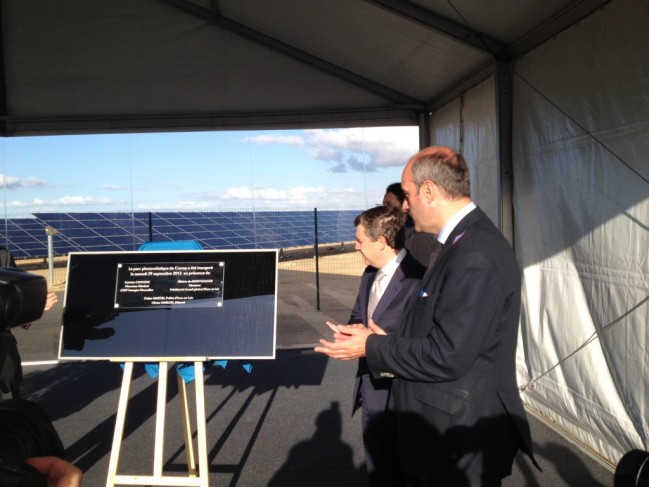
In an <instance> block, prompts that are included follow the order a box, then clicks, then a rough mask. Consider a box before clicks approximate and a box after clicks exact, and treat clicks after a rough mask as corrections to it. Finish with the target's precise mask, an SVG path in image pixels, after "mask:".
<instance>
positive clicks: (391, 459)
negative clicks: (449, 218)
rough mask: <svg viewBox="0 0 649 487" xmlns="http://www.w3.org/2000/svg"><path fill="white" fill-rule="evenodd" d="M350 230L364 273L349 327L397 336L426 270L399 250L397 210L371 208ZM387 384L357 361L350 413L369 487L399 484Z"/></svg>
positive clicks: (400, 236) (400, 216) (400, 231)
mask: <svg viewBox="0 0 649 487" xmlns="http://www.w3.org/2000/svg"><path fill="white" fill-rule="evenodd" d="M354 225H355V226H356V250H357V251H358V252H359V253H360V254H361V255H362V256H363V259H364V260H365V263H366V264H367V268H366V269H365V271H364V272H363V275H362V276H361V283H360V286H359V290H358V295H357V297H356V303H355V304H354V308H353V309H352V313H351V316H350V318H349V322H348V323H350V324H362V326H368V325H369V323H370V322H373V323H374V324H375V325H376V326H378V327H380V328H381V329H382V330H383V331H385V332H386V333H388V334H391V333H395V332H396V331H397V329H398V326H399V324H400V322H401V318H402V316H403V313H404V311H405V308H406V305H407V303H408V298H409V296H411V295H412V294H413V291H414V290H415V289H416V288H418V286H419V283H420V280H421V277H422V276H423V274H424V271H425V268H424V267H423V266H422V265H421V264H419V263H418V262H417V261H416V260H415V259H413V258H412V257H411V256H410V254H409V253H408V252H407V251H406V250H405V249H404V248H403V243H404V233H403V214H402V212H401V210H400V209H396V208H392V207H388V206H378V207H376V208H371V209H369V210H367V211H364V212H363V213H361V214H360V215H358V216H357V217H356V219H355V220H354ZM377 275H378V281H380V285H379V284H378V283H377ZM377 286H379V289H377ZM370 313H371V314H370ZM391 383H392V379H388V378H380V377H372V376H371V375H370V374H369V370H368V368H367V363H366V361H365V359H364V358H360V359H359V361H358V370H357V373H356V384H355V386H354V406H353V411H352V413H353V412H355V411H356V410H357V409H359V408H362V425H363V444H364V446H365V459H366V465H367V471H368V475H369V480H370V485H372V486H373V487H375V486H381V485H384V486H389V487H393V486H394V485H395V484H394V479H395V476H397V477H396V478H398V473H397V472H398V464H397V463H396V452H395V450H394V443H393V442H392V441H391V440H390V439H389V438H388V433H389V425H388V424H387V417H386V414H385V410H386V406H387V404H388V395H389V391H390V386H391Z"/></svg>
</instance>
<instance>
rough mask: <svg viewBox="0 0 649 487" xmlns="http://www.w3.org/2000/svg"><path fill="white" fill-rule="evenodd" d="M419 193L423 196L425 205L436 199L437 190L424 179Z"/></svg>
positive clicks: (429, 181) (428, 180) (432, 183)
mask: <svg viewBox="0 0 649 487" xmlns="http://www.w3.org/2000/svg"><path fill="white" fill-rule="evenodd" d="M419 192H420V193H421V194H422V195H423V196H424V199H425V201H426V203H430V202H431V201H433V200H434V199H436V198H437V194H438V192H439V188H438V187H437V185H436V184H435V183H434V182H432V181H431V180H430V179H426V180H425V181H424V182H423V183H421V186H420V187H419Z"/></svg>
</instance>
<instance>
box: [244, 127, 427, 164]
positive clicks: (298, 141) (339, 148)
mask: <svg viewBox="0 0 649 487" xmlns="http://www.w3.org/2000/svg"><path fill="white" fill-rule="evenodd" d="M247 140H248V141H250V142H253V143H257V144H285V145H291V146H296V147H306V148H308V149H309V155H310V157H311V158H312V159H315V160H320V161H325V162H327V163H329V164H330V165H331V166H330V171H332V172H347V171H350V170H351V171H375V170H377V169H379V168H382V167H403V166H405V164H406V162H407V161H408V159H409V158H410V157H411V156H412V155H413V154H415V153H416V152H417V150H418V147H419V145H418V144H419V130H418V128H417V127H371V128H351V129H334V130H328V129H327V130H325V129H314V130H304V131H302V132H301V135H291V136H286V135H281V134H276V135H260V136H257V137H250V138H248V139H247Z"/></svg>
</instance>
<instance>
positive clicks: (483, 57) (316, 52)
mask: <svg viewBox="0 0 649 487" xmlns="http://www.w3.org/2000/svg"><path fill="white" fill-rule="evenodd" d="M0 14H1V16H2V18H1V28H2V37H1V39H2V55H3V58H2V65H1V67H2V73H0V74H1V75H2V76H0V81H2V84H1V85H0V111H1V112H2V113H1V114H2V123H0V133H1V134H2V135H4V136H18V135H37V134H40V135H45V134H65V133H110V132H147V131H179V130H227V129H238V130H241V129H251V128H263V129H272V128H299V127H349V126H379V125H383V126H384V125H418V126H419V127H420V129H421V130H420V134H421V140H422V144H429V143H437V144H445V145H450V146H452V147H454V148H457V149H459V150H460V151H461V152H462V153H464V155H465V156H466V158H467V160H468V161H469V162H470V164H471V172H472V192H473V197H474V199H475V200H476V201H477V203H478V204H479V205H480V206H481V207H483V208H484V209H485V210H486V211H487V213H488V214H489V215H490V216H491V217H492V219H493V220H494V221H495V222H497V223H498V225H500V227H501V229H502V230H503V232H504V234H505V235H506V236H507V237H508V238H509V239H510V240H511V241H512V243H513V244H514V247H515V250H516V253H517V256H518V258H519V262H520V264H521V267H522V272H523V311H522V315H521V335H520V346H519V355H518V376H519V383H520V385H521V388H522V397H523V399H524V401H525V403H526V404H527V406H528V408H529V410H530V411H532V412H533V413H534V414H537V415H539V416H540V417H542V418H544V419H545V420H546V421H548V422H549V423H551V424H553V425H554V426H555V427H556V428H557V429H558V430H560V431H562V432H563V433H564V434H566V435H568V436H570V437H571V438H572V439H573V440H574V441H576V442H578V443H579V444H580V445H582V446H583V447H584V448H585V449H587V450H588V451H590V452H591V453H592V454H593V455H594V456H596V457H597V458H599V459H601V460H602V461H603V462H604V463H607V464H609V465H611V466H613V465H615V464H616V463H617V461H618V460H619V458H620V457H621V456H622V454H623V453H624V452H626V451H628V450H630V449H632V448H641V449H645V450H646V449H649V438H648V437H649V429H648V426H647V424H648V423H649V421H648V416H649V401H647V398H648V397H649V395H648V391H647V380H648V378H649V354H647V350H646V348H647V331H646V330H647V324H648V321H649V302H648V301H649V279H648V277H647V276H649V258H648V257H647V254H648V252H647V248H649V218H648V216H649V164H648V163H647V162H646V154H648V153H649V51H648V50H647V48H646V46H648V45H649V2H646V0H610V1H604V0H544V1H542V2H540V1H537V0H413V1H406V0H367V1H363V0H326V1H324V0H323V1H316V0H313V1H304V0H301V1H297V0H273V1H251V0H212V1H211V2H210V1H208V0H204V1H199V0H195V1H188V0H113V1H111V2H99V1H96V0H95V1H93V0H67V1H66V2H46V1H44V0H8V1H3V2H2V4H1V5H0Z"/></svg>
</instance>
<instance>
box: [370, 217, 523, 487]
mask: <svg viewBox="0 0 649 487" xmlns="http://www.w3.org/2000/svg"><path fill="white" fill-rule="evenodd" d="M453 242H455V243H453ZM520 288H521V282H520V269H519V266H518V263H517V261H516V257H515V256H514V253H513V251H512V249H511V247H510V246H509V244H508V242H507V241H506V240H505V238H504V237H503V236H502V235H501V233H500V232H499V231H498V229H497V228H496V227H495V226H494V225H493V223H492V222H491V221H490V220H489V219H488V218H487V216H486V215H485V214H484V213H483V212H482V210H480V209H479V208H477V209H475V210H473V211H472V212H471V213H469V214H468V215H467V216H466V217H465V218H464V219H463V220H462V221H461V222H460V223H459V224H458V226H457V227H456V228H455V229H454V230H453V232H452V233H451V235H450V236H449V239H448V241H447V242H446V244H445V245H444V248H443V249H442V251H441V253H440V255H439V257H438V258H437V261H436V262H435V264H434V265H433V266H432V268H430V269H429V270H428V271H427V272H426V275H425V276H424V278H423V279H422V282H421V287H420V290H421V291H420V293H419V296H417V297H416V298H415V299H414V300H413V302H412V304H411V305H410V306H409V309H408V310H407V312H406V314H405V316H404V320H403V323H402V325H401V328H400V331H399V333H398V335H392V336H388V337H383V336H378V335H372V336H370V337H369V338H368V340H367V346H366V356H367V363H368V364H369V367H370V369H371V371H372V373H373V374H374V375H376V376H382V375H386V373H390V374H394V375H395V376H397V377H398V378H397V379H395V380H394V382H393V386H392V395H391V398H390V409H391V410H392V411H393V412H394V415H395V417H396V421H397V425H398V426H397V433H398V451H399V457H400V460H401V463H402V467H403V468H404V469H405V471H406V473H407V474H408V475H409V476H411V477H412V478H413V479H414V480H413V482H414V483H415V485H436V486H437V485H439V486H446V485H449V486H453V487H461V486H464V485H500V483H499V479H500V478H503V477H505V476H507V475H509V474H510V473H511V465H512V461H513V457H514V455H515V453H516V451H517V450H518V449H519V448H522V449H523V450H524V451H526V452H527V453H528V454H529V455H530V456H531V437H530V432H529V426H528V423H527V417H526V414H525V411H524V409H523V405H522V402H521V399H520V397H519V394H518V389H517V384H516V376H515V354H516V343H517V336H518V323H519V313H520ZM535 464H536V463H535Z"/></svg>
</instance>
